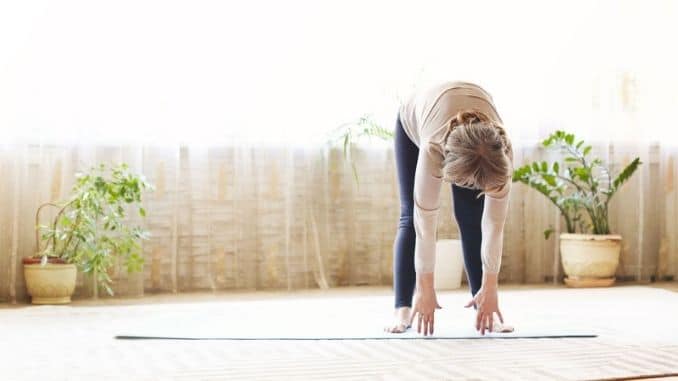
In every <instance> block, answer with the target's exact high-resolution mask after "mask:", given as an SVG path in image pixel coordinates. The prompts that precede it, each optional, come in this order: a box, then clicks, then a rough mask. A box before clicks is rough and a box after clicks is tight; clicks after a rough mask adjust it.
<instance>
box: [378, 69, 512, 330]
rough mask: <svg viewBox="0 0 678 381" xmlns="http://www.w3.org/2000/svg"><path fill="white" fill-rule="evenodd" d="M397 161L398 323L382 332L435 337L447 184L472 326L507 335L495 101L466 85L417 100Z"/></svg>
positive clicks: (502, 153)
mask: <svg viewBox="0 0 678 381" xmlns="http://www.w3.org/2000/svg"><path fill="white" fill-rule="evenodd" d="M395 155H396V167H397V172H398V182H399V185H400V223H399V227H398V233H397V236H396V239H395V243H394V261H393V262H394V263H393V279H394V289H395V309H396V310H395V317H396V321H395V323H394V324H393V325H392V326H389V327H387V328H386V330H387V331H389V332H393V333H399V332H404V331H405V330H407V328H409V327H410V325H411V324H412V321H413V320H414V319H417V331H418V332H420V333H423V334H424V335H430V334H432V333H433V325H434V312H435V310H436V309H437V308H440V306H439V305H438V301H437V299H436V293H435V290H434V289H433V269H434V266H435V255H436V225H437V218H438V209H439V203H438V201H439V200H438V199H439V195H440V187H441V185H442V181H443V180H445V181H446V182H450V183H451V184H452V185H451V186H452V198H453V204H454V215H455V218H456V220H457V224H458V226H459V231H460V234H461V242H462V248H463V251H464V267H465V269H466V276H467V279H468V283H469V285H470V288H471V294H472V296H473V298H472V299H471V301H469V303H468V304H467V305H466V307H471V306H473V307H474V308H476V310H477V314H476V322H475V326H476V329H477V330H478V331H480V332H481V333H482V334H485V331H486V330H489V331H490V332H491V331H512V328H511V327H509V326H502V325H501V323H503V317H502V315H501V312H500V310H499V303H498V297H497V280H498V279H497V278H498V273H499V268H500V265H501V254H502V239H503V231H504V221H505V219H506V213H507V209H508V201H509V192H510V189H511V173H512V168H513V165H512V162H513V151H512V149H511V142H510V141H509V139H508V137H507V136H506V131H504V128H503V126H502V120H501V118H500V117H499V114H498V113H497V110H496V109H495V106H494V103H493V100H492V97H491V96H490V94H489V93H487V92H486V91H485V90H484V89H483V88H481V87H480V86H478V85H475V84H472V83H468V82H446V83H442V84H440V85H438V86H435V87H433V88H430V89H428V90H426V91H423V92H420V93H417V94H414V95H413V96H411V97H410V98H409V99H408V100H407V101H406V102H404V103H403V105H402V106H401V107H400V111H399V113H398V119H397V121H396V127H395ZM450 255H451V253H450ZM415 290H416V292H415ZM413 297H414V301H413V300H412V299H413ZM495 314H496V316H497V317H498V318H499V321H496V320H495ZM500 322H501V323H500Z"/></svg>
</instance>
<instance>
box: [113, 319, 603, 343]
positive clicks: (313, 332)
mask: <svg viewBox="0 0 678 381" xmlns="http://www.w3.org/2000/svg"><path fill="white" fill-rule="evenodd" d="M340 323H341V321H340V320H336V321H335V320H334V319H327V320H323V321H318V320H315V319H310V320H308V321H306V322H304V321H302V320H299V319H297V320H291V321H281V320H274V319H271V320H268V321H266V320H257V319H243V320H242V321H237V320H236V321H233V320H230V319H229V321H225V320H222V319H219V318H216V317H211V318H210V317H204V316H193V317H190V316H184V317H183V318H177V319H167V320H166V319H162V320H156V319H151V320H149V321H148V322H140V323H139V324H138V325H136V326H134V327H129V328H125V329H123V330H121V331H120V332H119V333H118V334H116V336H115V338H116V339H120V340H394V339H396V340H397V339H400V340H402V339H425V340H436V339H437V340H460V339H464V340H466V339H565V338H595V337H597V335H596V334H595V333H593V332H590V331H586V330H581V329H576V328H572V327H570V328H564V326H565V327H567V325H562V324H561V325H553V326H548V325H541V326H531V327H530V326H527V327H521V328H519V329H516V330H515V331H514V332H511V333H486V334H485V335H484V336H483V335H481V334H480V333H479V332H476V331H475V330H474V329H473V327H466V325H468V324H464V327H461V325H462V324H459V323H458V322H448V323H446V322H441V323H439V324H438V325H437V326H436V329H435V333H434V335H432V336H423V335H421V334H419V333H417V331H416V328H410V329H409V330H408V331H407V332H404V333H399V334H395V333H387V332H384V331H383V326H381V325H378V324H375V323H374V322H360V321H355V320H349V321H344V322H343V324H340Z"/></svg>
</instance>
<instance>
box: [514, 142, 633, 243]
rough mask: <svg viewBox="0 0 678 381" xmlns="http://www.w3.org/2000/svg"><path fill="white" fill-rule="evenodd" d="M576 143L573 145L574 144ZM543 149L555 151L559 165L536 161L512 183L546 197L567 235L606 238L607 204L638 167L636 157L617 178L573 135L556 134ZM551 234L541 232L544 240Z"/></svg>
mask: <svg viewBox="0 0 678 381" xmlns="http://www.w3.org/2000/svg"><path fill="white" fill-rule="evenodd" d="M575 142H576V143H575ZM542 145H543V146H544V147H546V148H551V149H558V150H559V151H560V152H561V153H562V154H563V155H564V158H563V160H562V161H561V162H558V161H554V162H553V163H548V162H546V161H541V162H539V161H535V162H533V163H529V164H525V165H523V166H522V167H520V168H518V169H516V170H515V171H514V172H513V181H514V182H517V181H519V182H521V183H523V184H527V185H529V186H530V187H532V188H533V189H535V190H537V191H538V192H539V193H541V194H543V195H544V196H546V197H547V198H548V199H549V200H550V201H551V202H552V203H553V204H554V205H555V206H556V207H557V208H558V209H559V210H560V214H561V215H562V216H563V218H564V220H565V225H566V229H567V232H568V233H575V232H577V230H579V232H581V233H589V232H590V233H593V234H609V233H610V224H609V218H608V211H609V204H610V200H611V199H612V196H614V195H615V194H616V193H617V191H618V190H619V188H620V187H621V186H622V185H623V184H624V183H625V182H626V181H627V180H628V179H629V178H630V177H631V176H632V175H633V173H634V172H635V171H636V170H637V169H638V167H639V166H640V164H641V162H640V158H638V157H636V158H635V159H633V160H632V161H631V162H630V163H629V164H628V165H627V166H626V167H624V168H623V169H622V170H621V172H619V174H618V175H617V176H616V177H613V176H612V174H611V172H610V170H609V168H608V167H607V166H605V165H604V164H603V161H602V160H601V159H599V158H590V157H589V154H590V152H591V149H592V147H591V146H590V145H585V143H584V141H583V140H578V139H576V137H575V135H574V134H570V133H567V132H565V131H556V132H554V133H552V134H551V135H550V136H549V137H548V138H546V139H545V140H544V141H543V142H542ZM551 232H553V230H552V229H549V230H547V231H545V232H544V236H545V238H548V237H549V234H550V233H551Z"/></svg>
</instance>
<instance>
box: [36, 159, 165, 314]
mask: <svg viewBox="0 0 678 381" xmlns="http://www.w3.org/2000/svg"><path fill="white" fill-rule="evenodd" d="M76 177H77V180H76V183H75V184H74V186H73V189H72V196H71V198H70V199H69V200H68V201H65V202H60V203H51V202H48V203H45V204H42V205H40V207H39V208H38V210H37V211H36V214H35V219H36V232H35V239H36V248H37V253H36V255H34V256H32V257H26V258H24V259H23V264H24V275H25V278H26V285H27V288H28V293H29V294H30V295H31V296H32V303H33V304H63V303H69V302H70V301H71V295H72V294H73V291H74V290H75V280H76V271H77V270H79V271H82V272H83V273H86V274H90V275H91V277H92V281H93V288H94V297H95V298H97V297H98V290H99V287H103V288H104V289H105V290H106V291H107V292H108V294H109V295H113V290H112V289H111V287H110V284H111V282H112V281H111V278H110V276H109V273H108V271H109V270H110V269H111V267H112V265H113V264H114V261H115V259H116V258H122V259H124V261H125V265H126V268H127V271H128V272H137V271H140V270H141V268H142V265H143V258H142V257H141V250H140V249H141V246H140V245H139V241H140V240H142V239H148V232H146V231H145V230H144V229H142V228H141V227H140V226H128V225H127V224H125V221H124V220H125V217H126V216H127V213H128V212H127V209H128V207H134V208H135V209H136V212H138V213H139V215H140V216H141V217H144V216H145V215H146V211H145V210H144V208H143V207H142V205H141V196H142V193H143V191H144V190H146V189H149V190H152V188H153V187H152V185H151V184H149V183H147V182H146V180H145V179H144V177H143V176H142V175H138V174H134V173H132V172H130V171H129V168H128V166H127V164H124V163H123V164H120V165H118V166H115V167H110V168H109V167H107V166H106V165H104V164H101V165H99V166H95V167H92V168H91V169H90V170H89V171H88V172H86V173H78V174H77V175H76ZM47 206H51V207H56V208H58V212H57V213H56V216H55V217H54V218H53V219H52V220H51V221H50V223H49V224H48V225H40V221H39V218H40V211H41V210H42V209H43V208H44V207H47Z"/></svg>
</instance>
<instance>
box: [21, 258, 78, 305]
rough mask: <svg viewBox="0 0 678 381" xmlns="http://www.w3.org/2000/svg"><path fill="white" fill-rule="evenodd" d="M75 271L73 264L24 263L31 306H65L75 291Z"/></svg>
mask: <svg viewBox="0 0 678 381" xmlns="http://www.w3.org/2000/svg"><path fill="white" fill-rule="evenodd" d="M76 275H77V269H76V267H75V265H73V264H61V263H46V264H45V265H44V266H42V265H40V264H39V263H38V264H25V263H24V277H25V278H26V288H27V289H28V293H29V294H30V295H31V302H32V303H33V304H67V303H70V302H71V295H73V291H75V279H76Z"/></svg>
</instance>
